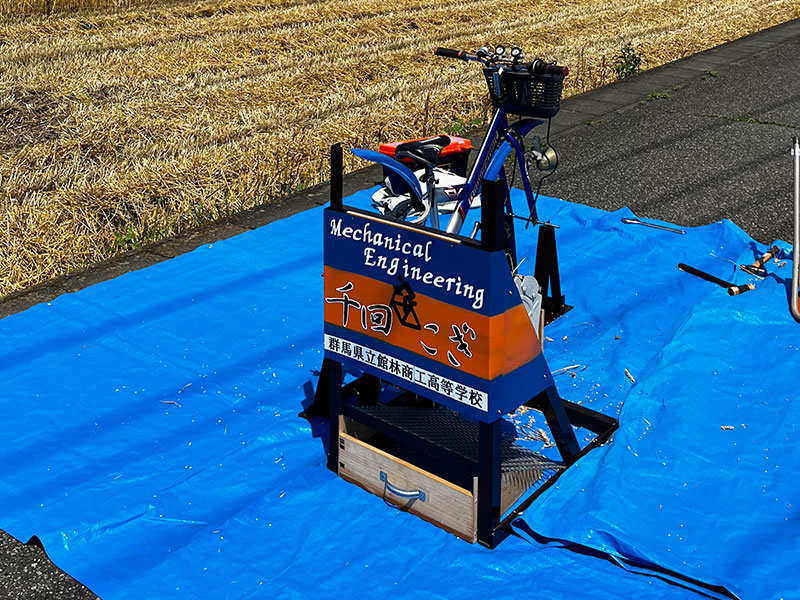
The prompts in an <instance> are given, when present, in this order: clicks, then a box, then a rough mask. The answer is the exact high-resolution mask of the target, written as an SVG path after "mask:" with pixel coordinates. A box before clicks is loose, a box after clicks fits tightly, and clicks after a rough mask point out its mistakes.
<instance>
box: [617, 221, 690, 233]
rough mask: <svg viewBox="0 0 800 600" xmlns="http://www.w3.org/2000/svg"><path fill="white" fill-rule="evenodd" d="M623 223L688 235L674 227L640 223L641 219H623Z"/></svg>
mask: <svg viewBox="0 0 800 600" xmlns="http://www.w3.org/2000/svg"><path fill="white" fill-rule="evenodd" d="M621 221H622V222H623V223H625V224H626V225H644V226H645V227H653V228H654V229H663V230H664V231H671V232H672V233H680V234H682V235H686V231H685V230H683V229H676V228H674V227H665V226H664V225H656V224H655V223H645V222H644V221H640V220H639V219H627V218H625V219H621Z"/></svg>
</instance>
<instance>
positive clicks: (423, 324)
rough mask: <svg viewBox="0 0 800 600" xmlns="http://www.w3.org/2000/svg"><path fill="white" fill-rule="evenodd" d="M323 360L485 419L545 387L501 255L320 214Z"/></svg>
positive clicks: (348, 216) (351, 216) (422, 233)
mask: <svg viewBox="0 0 800 600" xmlns="http://www.w3.org/2000/svg"><path fill="white" fill-rule="evenodd" d="M324 277H325V354H326V357H327V358H331V359H333V360H337V361H339V362H342V363H344V364H346V365H347V366H349V367H351V368H354V369H358V370H361V371H364V372H367V373H370V374H372V375H375V376H377V377H379V378H381V379H383V380H385V381H387V382H389V383H393V384H395V385H398V386H400V387H402V388H405V389H408V390H410V391H413V392H415V393H418V394H420V395H423V396H425V397H427V398H430V399H431V400H434V401H436V402H439V403H441V404H444V405H446V406H448V407H450V408H453V409H455V410H458V411H459V412H462V413H464V414H466V415H468V416H471V417H473V418H476V419H479V420H483V421H489V422H490V421H494V420H496V419H497V416H498V415H499V414H504V413H506V412H509V411H512V410H514V409H516V408H517V407H518V406H519V405H520V404H523V403H524V402H526V401H528V400H529V399H531V398H532V397H533V396H535V395H536V394H537V393H538V392H540V391H541V390H543V389H545V388H547V387H549V386H550V385H551V384H552V375H551V374H550V370H549V369H548V367H547V363H546V362H545V360H544V357H543V356H542V354H541V342H540V341H539V340H538V339H537V337H536V332H535V330H534V328H533V325H532V324H531V321H530V319H529V318H528V315H527V313H526V311H525V308H524V306H523V305H522V302H521V300H520V297H519V292H518V291H517V288H516V286H515V284H514V282H513V279H512V275H511V272H510V269H509V266H508V261H507V260H506V257H505V253H504V252H502V251H497V252H487V251H486V250H484V249H481V248H480V245H479V243H478V242H476V241H474V240H470V239H467V238H462V237H459V236H449V235H446V234H442V233H440V232H434V231H431V230H428V229H425V228H422V227H415V226H411V225H408V224H405V223H400V222H396V221H391V220H388V219H384V218H382V217H380V216H377V215H375V214H372V213H366V212H363V211H359V210H357V209H350V208H348V209H346V210H344V211H337V210H332V209H328V210H326V211H325V272H324Z"/></svg>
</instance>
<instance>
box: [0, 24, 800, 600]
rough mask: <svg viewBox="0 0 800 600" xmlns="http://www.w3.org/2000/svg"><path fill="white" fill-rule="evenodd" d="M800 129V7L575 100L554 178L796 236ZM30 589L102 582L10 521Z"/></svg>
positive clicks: (12, 565)
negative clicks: (81, 579)
mask: <svg viewBox="0 0 800 600" xmlns="http://www.w3.org/2000/svg"><path fill="white" fill-rule="evenodd" d="M796 135H800V20H796V21H792V22H789V23H785V24H783V25H779V26H777V27H773V28H772V29H769V30H766V31H763V32H760V33H757V34H755V35H752V36H749V37H747V38H743V39H741V40H736V41H734V42H731V43H729V44H726V45H724V46H721V47H718V48H715V49H712V50H709V51H707V52H703V53H700V54H697V55H694V56H692V57H688V58H686V59H683V60H681V61H677V62H675V63H671V64H669V65H665V66H663V67H659V68H657V69H653V70H652V71H648V72H646V73H643V74H641V75H638V76H636V77H633V78H630V79H626V80H624V81H621V82H618V83H615V84H612V85H609V86H606V87H605V88H603V89H600V90H597V91H595V92H592V93H590V94H585V95H583V96H580V97H576V98H570V99H568V100H566V101H565V102H564V103H563V109H562V110H561V112H560V113H559V114H558V115H557V116H556V117H555V119H554V120H553V135H552V137H551V141H552V142H553V145H554V146H555V147H556V148H557V149H558V151H559V154H560V159H561V165H560V167H559V169H558V170H557V172H556V173H555V174H554V175H553V176H552V177H551V178H549V179H548V182H547V185H546V186H545V187H544V188H543V189H542V192H543V193H545V194H547V195H550V196H556V197H560V198H563V199H565V200H569V201H572V202H579V203H582V204H588V205H590V206H595V207H598V208H603V209H607V210H615V209H617V208H620V207H622V206H628V207H630V208H631V209H632V210H633V211H634V212H635V213H637V214H638V215H639V216H640V217H645V218H655V219H662V220H665V221H670V222H673V223H677V224H680V225H685V226H696V225H705V224H708V223H711V222H714V221H717V220H719V219H723V218H727V219H731V220H732V221H733V222H735V223H736V224H737V225H739V226H740V227H742V228H743V229H744V230H745V231H746V232H747V233H749V234H750V235H751V236H752V237H754V238H755V239H756V240H758V241H760V242H763V243H770V242H772V241H773V240H775V239H783V240H785V241H791V238H792V220H791V219H792V217H791V202H792V185H793V184H792V170H791V157H790V149H791V141H792V138H793V137H794V136H796ZM472 137H473V138H474V139H476V140H479V139H480V137H481V132H476V133H475V134H474V135H473V136H472ZM378 178H379V177H378V171H377V170H376V169H374V168H372V169H365V170H363V171H359V172H358V173H354V174H352V175H349V176H347V177H346V178H345V181H344V188H345V192H346V193H352V192H353V191H356V190H358V189H363V188H364V187H367V186H371V185H373V184H374V183H375V181H377V180H378ZM327 200H328V187H327V185H322V186H316V187H314V188H311V189H309V190H306V191H304V192H300V193H298V194H295V195H293V196H290V197H289V198H286V199H284V200H282V201H280V202H276V203H273V204H270V205H268V206H265V207H258V208H256V209H252V210H250V211H245V212H243V213H240V214H238V215H234V216H233V217H230V218H228V219H225V220H223V221H221V222H219V223H217V224H215V225H212V226H207V227H204V228H201V229H199V230H195V231H192V232H188V233H186V234H182V235H180V236H176V237H174V238H171V239H168V240H164V241H162V242H158V243H156V244H153V245H151V246H148V247H147V248H144V249H140V250H136V251H133V252H130V253H127V254H123V255H120V256H117V257H115V258H113V259H110V260H108V261H104V262H103V263H99V264H97V265H93V266H91V267H88V268H87V269H84V270H81V271H76V272H74V273H71V274H69V275H66V276H64V277H60V278H57V279H55V280H53V281H51V282H47V283H45V284H42V285H39V286H36V287H34V288H31V289H28V290H23V291H21V292H17V293H14V294H11V295H9V296H6V297H5V298H0V318H2V317H4V316H7V315H9V314H13V313H15V312H19V311H21V310H24V309H26V308H28V307H30V306H32V305H33V304H36V303H38V302H44V301H49V300H51V299H53V298H55V297H56V296H58V295H60V294H63V293H65V292H74V291H77V290H79V289H81V288H83V287H87V286H89V285H92V284H94V283H98V282H99V281H104V280H107V279H111V278H113V277H116V276H118V275H120V274H122V273H125V272H127V271H132V270H136V269H140V268H144V267H146V266H149V265H151V264H154V263H157V262H160V261H163V260H169V259H170V258H173V257H174V256H176V255H178V254H181V253H183V252H188V251H190V250H192V249H194V248H196V247H197V246H199V245H201V244H205V243H212V242H214V241H217V240H220V239H225V238H227V237H231V236H233V235H236V234H238V233H242V232H244V231H246V230H248V229H253V228H255V227H260V226H263V225H265V224H267V223H269V222H271V221H274V220H276V219H279V218H283V217H286V216H289V215H290V214H292V213H295V212H299V211H300V210H304V209H307V208H311V207H314V206H318V205H321V204H324V203H325V202H327ZM2 525H3V523H2V519H0V527H1V526H2ZM34 533H35V532H34ZM23 598H24V599H31V598H35V599H37V600H38V599H47V600H50V599H64V600H66V599H69V600H91V599H92V598H96V596H95V595H94V594H92V593H91V592H90V591H89V590H88V589H86V588H85V587H83V586H82V585H81V584H79V583H78V582H76V581H74V580H73V579H72V578H70V577H69V576H68V575H66V574H65V573H63V572H62V571H61V570H59V569H58V568H57V567H56V566H55V565H53V564H52V563H51V562H50V561H49V560H48V559H47V556H46V554H45V553H44V552H43V551H42V549H41V548H39V547H37V546H35V545H25V544H22V543H20V542H19V541H17V540H15V539H14V538H12V537H11V536H9V535H7V534H5V533H3V532H2V531H0V599H9V600H10V599H23Z"/></svg>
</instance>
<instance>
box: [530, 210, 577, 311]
mask: <svg viewBox="0 0 800 600" xmlns="http://www.w3.org/2000/svg"><path fill="white" fill-rule="evenodd" d="M534 276H535V277H536V281H537V282H538V283H539V285H540V286H541V287H542V296H543V297H544V298H543V300H544V302H543V304H544V305H545V307H546V308H548V309H550V310H551V311H552V312H553V313H554V314H555V316H556V317H559V316H561V315H563V314H564V313H565V312H567V310H568V309H569V307H567V305H566V303H565V302H564V295H563V294H562V293H561V276H560V274H559V270H558V251H557V250H556V233H555V229H553V228H552V227H548V226H547V225H541V226H540V227H539V238H538V240H537V242H536V268H535V270H534ZM548 289H549V290H550V293H549V294H548ZM551 320H552V319H551Z"/></svg>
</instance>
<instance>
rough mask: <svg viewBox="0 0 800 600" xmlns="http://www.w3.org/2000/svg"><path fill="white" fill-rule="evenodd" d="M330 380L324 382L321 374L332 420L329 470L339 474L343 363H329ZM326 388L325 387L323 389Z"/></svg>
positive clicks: (333, 361)
mask: <svg viewBox="0 0 800 600" xmlns="http://www.w3.org/2000/svg"><path fill="white" fill-rule="evenodd" d="M327 375H328V378H327V379H328V380H327V381H323V379H322V375H321V374H320V383H319V386H320V389H326V390H327V393H328V419H329V420H330V423H329V425H330V441H329V443H328V468H329V469H330V470H331V471H333V472H334V473H338V472H339V415H340V414H342V363H340V362H337V361H335V360H331V361H328V373H327ZM323 386H324V387H323Z"/></svg>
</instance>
